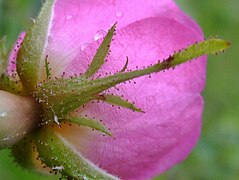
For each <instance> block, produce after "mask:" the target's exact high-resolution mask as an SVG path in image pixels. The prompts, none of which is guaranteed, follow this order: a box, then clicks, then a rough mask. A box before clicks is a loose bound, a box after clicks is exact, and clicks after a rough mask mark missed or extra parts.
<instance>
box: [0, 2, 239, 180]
mask: <svg viewBox="0 0 239 180" xmlns="http://www.w3.org/2000/svg"><path fill="white" fill-rule="evenodd" d="M177 2H178V4H179V5H180V6H181V8H182V9H183V10H184V11H185V12H187V14H189V15H190V16H192V17H193V18H194V19H195V20H196V21H197V22H198V23H199V24H200V26H201V27H202V29H203V30H204V33H205V36H206V37H209V36H210V35H218V36H220V37H222V38H224V39H227V40H229V41H230V42H231V43H232V47H231V48H230V49H229V50H227V51H226V52H225V53H224V54H222V55H219V56H217V57H215V56H210V57H209V61H208V74H207V84H206V88H205V91H204V93H203V95H204V97H205V111H204V124H203V129H202V135H201V139H200V141H199V143H198V144H197V146H196V148H195V149H194V151H193V152H192V153H191V155H190V156H189V157H188V158H187V160H186V161H184V162H183V163H181V164H179V165H177V166H175V167H174V168H173V169H171V170H170V171H168V172H167V173H165V174H163V175H161V176H160V177H158V178H156V179H157V180H171V179H179V180H187V179H189V180H190V179H193V180H197V179H198V180H201V179H203V180H214V179H215V180H225V179H226V180H234V179H235V180H237V179H239V70H238V67H239V60H238V55H239V11H238V7H239V1H238V0H193V1H192V0H177ZM40 6H41V1H32V0H0V36H1V37H2V36H4V35H7V36H8V46H9V47H10V46H11V45H12V43H13V42H14V41H15V39H16V38H17V36H18V34H19V32H21V31H23V30H24V29H25V28H26V27H27V25H28V24H29V22H30V18H31V17H35V16H36V14H37V12H38V10H39V8H40ZM33 178H34V179H37V180H52V179H56V178H53V177H45V176H39V175H37V174H34V173H32V172H28V171H27V170H22V169H21V168H20V167H18V166H16V165H15V164H14V163H13V162H12V158H11V157H10V153H9V151H8V150H2V151H0V179H6V180H18V179H24V180H28V179H29V180H31V179H33Z"/></svg>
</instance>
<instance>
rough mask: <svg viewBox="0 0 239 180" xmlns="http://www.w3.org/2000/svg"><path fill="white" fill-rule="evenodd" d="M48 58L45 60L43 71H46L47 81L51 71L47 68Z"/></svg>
mask: <svg viewBox="0 0 239 180" xmlns="http://www.w3.org/2000/svg"><path fill="white" fill-rule="evenodd" d="M47 59H48V56H46V58H45V69H46V77H47V78H48V79H49V78H50V77H51V69H50V67H49V62H48V60H47Z"/></svg>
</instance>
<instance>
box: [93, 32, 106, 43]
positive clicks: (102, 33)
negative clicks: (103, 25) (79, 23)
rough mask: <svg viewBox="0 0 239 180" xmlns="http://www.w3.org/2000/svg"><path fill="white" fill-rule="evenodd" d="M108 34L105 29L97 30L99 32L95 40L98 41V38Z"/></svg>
mask: <svg viewBox="0 0 239 180" xmlns="http://www.w3.org/2000/svg"><path fill="white" fill-rule="evenodd" d="M106 34H107V33H106V31H104V30H99V31H97V32H96V33H95V35H94V40H95V41H97V40H98V39H100V38H102V37H104V36H105V35H106Z"/></svg>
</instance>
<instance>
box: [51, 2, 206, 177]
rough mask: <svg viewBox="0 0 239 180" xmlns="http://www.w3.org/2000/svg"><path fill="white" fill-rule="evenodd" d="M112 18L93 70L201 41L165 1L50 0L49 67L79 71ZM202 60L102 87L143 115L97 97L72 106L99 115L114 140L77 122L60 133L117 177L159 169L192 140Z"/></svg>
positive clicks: (150, 60) (140, 62) (197, 124)
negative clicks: (104, 51)
mask: <svg viewBox="0 0 239 180" xmlns="http://www.w3.org/2000/svg"><path fill="white" fill-rule="evenodd" d="M115 22H117V32H116V36H115V37H114V41H113V42H112V44H111V53H110V55H109V56H108V58H107V59H108V61H107V63H105V64H104V65H103V67H102V68H101V70H100V71H99V72H98V74H97V75H98V76H105V73H106V72H111V73H114V72H116V71H118V70H119V69H121V68H122V67H123V66H124V63H125V59H126V56H128V57H129V65H128V69H130V70H132V69H137V66H138V68H141V67H144V66H148V65H150V64H155V63H156V62H157V60H158V59H165V58H167V57H168V56H169V55H171V54H172V53H173V52H175V51H178V50H181V49H183V48H185V47H186V46H187V45H188V44H192V43H195V42H196V41H200V40H203V35H202V33H201V30H200V28H199V27H198V26H197V24H196V23H195V22H194V21H193V20H192V19H191V18H189V17H188V16H186V15H185V14H184V13H183V12H182V11H181V10H180V9H179V8H178V7H177V5H176V4H175V3H174V2H173V1H172V0H161V1H155V0H148V1H142V0H124V1H120V0H108V1H106V0H105V1H100V0H88V1H83V0H78V1H76V0H58V1H57V2H56V5H55V11H54V18H53V21H52V28H51V30H50V36H49V41H48V47H47V52H46V55H49V61H50V65H52V66H51V67H52V69H53V72H54V73H55V74H56V75H60V74H61V73H62V72H63V71H64V72H65V73H66V75H73V74H75V73H76V74H79V73H83V72H84V71H85V70H86V69H87V67H88V64H90V62H91V60H92V57H93V56H94V54H95V52H96V49H97V47H98V46H99V44H100V42H101V37H103V36H105V34H106V31H107V30H108V29H109V28H110V27H111V26H112V24H114V23H115ZM98 39H99V40H98ZM205 59H206V58H205V57H201V58H199V59H198V60H196V61H193V62H191V63H186V64H184V65H182V66H180V67H178V68H176V69H174V70H169V71H167V72H160V73H157V74H153V75H152V77H151V78H149V77H148V76H144V77H140V78H137V79H135V80H133V81H134V82H136V84H135V83H133V81H131V83H130V82H127V83H126V84H123V83H122V84H120V85H118V86H117V88H112V89H110V93H114V94H117V95H124V97H125V98H126V99H128V100H130V101H133V102H135V104H136V106H137V107H140V108H142V109H143V110H144V111H145V113H144V114H142V113H136V112H132V111H130V110H128V109H118V108H117V107H111V106H110V105H108V104H105V103H94V104H88V105H87V106H86V108H81V109H80V110H79V114H81V115H87V116H88V117H91V118H92V117H95V118H96V119H101V120H102V121H103V122H104V123H105V124H106V126H107V127H109V128H110V130H111V132H112V134H113V137H114V138H112V137H104V136H101V135H99V133H98V132H92V131H91V130H85V128H78V127H68V126H67V127H64V128H62V129H61V130H60V132H61V133H62V134H63V136H64V137H65V138H66V139H67V140H68V141H69V142H71V143H72V144H73V145H74V146H75V147H76V148H77V149H78V150H79V152H81V153H82V154H83V156H85V157H86V158H87V159H89V160H91V161H92V162H94V163H95V164H97V165H99V167H101V168H103V169H105V170H106V171H108V172H109V173H112V174H113V175H116V176H119V177H120V178H122V179H148V178H152V177H154V176H156V175H159V174H160V173H162V172H164V171H165V170H167V169H169V168H171V167H172V166H174V165H175V164H177V163H179V162H181V161H182V160H184V159H185V158H186V157H187V156H188V154H189V153H190V151H191V150H192V148H193V147H194V146H195V144H196V142H197V140H198V137H199V134H200V129H201V115H202V110H203V100H202V97H201V95H200V93H201V91H202V90H203V88H204V83H205V69H206V61H205ZM117 89H119V90H117ZM81 132H84V133H83V134H81Z"/></svg>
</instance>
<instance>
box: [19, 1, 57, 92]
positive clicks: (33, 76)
mask: <svg viewBox="0 0 239 180" xmlns="http://www.w3.org/2000/svg"><path fill="white" fill-rule="evenodd" d="M54 2H55V0H47V1H46V2H45V3H44V5H43V7H42V10H41V12H40V14H39V16H38V18H37V19H36V21H35V22H33V24H32V26H31V27H30V28H29V29H28V31H27V33H26V36H25V38H24V40H23V43H22V46H21V48H20V50H19V53H18V56H17V72H18V74H19V76H20V79H21V81H22V82H23V86H24V88H25V89H27V90H28V91H32V90H33V89H34V88H35V85H36V84H37V82H38V81H39V79H40V78H43V77H44V76H45V74H42V70H43V68H44V60H45V56H46V55H45V50H46V46H47V41H48V36H49V33H50V26H51V21H52V16H53V7H54Z"/></svg>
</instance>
